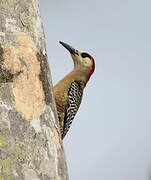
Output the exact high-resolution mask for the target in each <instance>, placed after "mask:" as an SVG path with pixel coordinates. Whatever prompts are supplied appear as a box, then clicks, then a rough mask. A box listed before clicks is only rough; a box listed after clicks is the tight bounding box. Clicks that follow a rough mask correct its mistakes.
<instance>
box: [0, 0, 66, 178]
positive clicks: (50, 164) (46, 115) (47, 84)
mask: <svg viewBox="0 0 151 180" xmlns="http://www.w3.org/2000/svg"><path fill="white" fill-rule="evenodd" d="M67 179H68V176H67V168H66V162H65V156H64V151H63V146H62V140H61V138H60V135H59V128H58V120H57V116H56V108H55V103H54V98H53V94H52V83H51V76H50V71H49V67H48V63H47V55H46V47H45V39H44V34H43V29H42V26H41V20H40V15H39V7H38V0H0V180H67Z"/></svg>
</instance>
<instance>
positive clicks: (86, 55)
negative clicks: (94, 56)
mask: <svg viewBox="0 0 151 180" xmlns="http://www.w3.org/2000/svg"><path fill="white" fill-rule="evenodd" d="M81 57H83V58H86V57H90V55H89V54H87V53H82V54H81Z"/></svg>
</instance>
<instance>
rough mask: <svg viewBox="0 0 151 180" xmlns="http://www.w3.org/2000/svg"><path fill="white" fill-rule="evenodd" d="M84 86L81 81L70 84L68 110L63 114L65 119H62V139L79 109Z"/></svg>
mask: <svg viewBox="0 0 151 180" xmlns="http://www.w3.org/2000/svg"><path fill="white" fill-rule="evenodd" d="M84 87H85V85H84V82H82V81H74V82H72V83H71V87H70V88H69V91H68V97H69V101H68V108H67V110H66V113H65V119H64V127H63V134H62V136H63V138H64V137H65V135H66V134H67V132H68V130H69V128H70V126H71V124H72V121H73V119H74V117H75V115H76V113H77V111H78V109H79V106H80V104H81V100H82V95H83V89H84Z"/></svg>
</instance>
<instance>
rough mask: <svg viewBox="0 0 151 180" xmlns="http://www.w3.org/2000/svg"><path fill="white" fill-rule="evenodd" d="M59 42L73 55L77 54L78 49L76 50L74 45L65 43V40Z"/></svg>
mask: <svg viewBox="0 0 151 180" xmlns="http://www.w3.org/2000/svg"><path fill="white" fill-rule="evenodd" d="M59 43H60V44H61V45H62V46H63V47H65V48H66V49H67V50H68V51H69V52H70V53H71V54H72V55H75V54H77V52H76V50H75V49H74V48H73V47H71V46H70V45H68V44H66V43H64V42H62V41H59Z"/></svg>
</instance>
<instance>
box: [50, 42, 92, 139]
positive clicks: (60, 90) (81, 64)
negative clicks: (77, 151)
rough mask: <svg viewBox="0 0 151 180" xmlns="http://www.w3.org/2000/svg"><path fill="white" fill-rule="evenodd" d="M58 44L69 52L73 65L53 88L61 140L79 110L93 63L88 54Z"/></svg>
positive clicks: (63, 44)
mask: <svg viewBox="0 0 151 180" xmlns="http://www.w3.org/2000/svg"><path fill="white" fill-rule="evenodd" d="M60 44H61V45H62V46H64V47H65V48H66V49H67V50H68V51H69V52H70V54H71V57H72V59H73V63H74V68H73V70H72V71H71V72H70V73H68V74H67V75H66V76H65V77H64V78H63V79H62V80H60V81H59V82H58V83H57V84H56V85H55V86H54V88H53V90H54V96H55V101H56V106H57V111H58V118H59V125H60V132H61V136H62V139H63V138H64V137H65V135H66V134H67V132H68V130H69V128H70V126H71V124H72V121H73V119H74V117H75V115H76V113H77V111H78V109H79V106H80V104H81V100H82V95H83V90H84V88H85V86H86V84H87V83H88V81H89V79H90V77H91V75H92V74H93V72H94V69H95V62H94V59H93V57H92V56H91V55H89V54H88V53H86V52H83V51H80V50H76V49H74V48H73V47H71V46H70V45H68V44H66V43H64V42H61V41H60Z"/></svg>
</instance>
